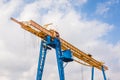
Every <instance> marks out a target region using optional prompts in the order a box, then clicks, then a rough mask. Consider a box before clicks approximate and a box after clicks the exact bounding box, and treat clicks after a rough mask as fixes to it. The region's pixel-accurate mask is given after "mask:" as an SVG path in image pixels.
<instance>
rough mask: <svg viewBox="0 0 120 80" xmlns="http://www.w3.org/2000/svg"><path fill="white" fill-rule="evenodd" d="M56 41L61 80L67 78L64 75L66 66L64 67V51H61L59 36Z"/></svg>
mask: <svg viewBox="0 0 120 80" xmlns="http://www.w3.org/2000/svg"><path fill="white" fill-rule="evenodd" d="M54 41H55V44H56V46H55V50H56V57H57V64H58V71H59V77H60V80H65V77H64V68H63V61H62V59H61V57H62V51H61V44H60V40H59V39H58V38H55V39H54Z"/></svg>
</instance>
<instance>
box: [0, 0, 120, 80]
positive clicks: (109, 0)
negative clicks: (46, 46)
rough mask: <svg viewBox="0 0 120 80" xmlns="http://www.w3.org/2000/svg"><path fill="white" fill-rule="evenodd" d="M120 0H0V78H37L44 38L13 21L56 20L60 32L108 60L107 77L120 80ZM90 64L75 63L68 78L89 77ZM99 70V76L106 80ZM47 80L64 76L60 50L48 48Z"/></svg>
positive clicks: (77, 79) (72, 79)
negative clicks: (59, 63)
mask: <svg viewBox="0 0 120 80" xmlns="http://www.w3.org/2000/svg"><path fill="white" fill-rule="evenodd" d="M119 9H120V0H0V80H35V77H36V71H37V62H38V56H39V44H40V39H39V38H37V37H36V36H34V35H32V34H30V33H29V32H26V31H25V30H23V29H21V28H20V26H19V25H18V24H16V23H14V22H12V21H11V20H10V17H14V18H16V19H18V20H21V21H26V20H31V19H32V20H34V21H36V22H37V23H39V24H41V25H44V24H47V23H53V26H54V28H55V29H56V30H57V31H58V32H59V33H60V36H61V37H62V38H63V39H65V40H67V41H68V42H70V43H72V44H73V45H75V46H76V47H78V48H79V49H80V50H82V51H84V52H86V53H90V54H92V55H93V57H94V58H95V59H97V60H99V61H102V62H105V65H107V66H108V68H109V70H108V71H106V75H107V79H108V80H119V79H120V76H119V75H120V37H119V34H120V10H119ZM90 76H91V68H90V67H86V66H83V65H80V64H78V63H75V62H71V63H69V64H68V65H67V66H66V67H65V78H66V80H80V79H83V80H90V79H91V78H90ZM102 79H103V76H102V73H101V71H99V70H97V69H95V80H102ZM43 80H59V76H58V71H57V66H56V59H55V52H54V50H51V51H48V54H47V59H46V63H45V70H44V74H43Z"/></svg>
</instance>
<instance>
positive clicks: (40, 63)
mask: <svg viewBox="0 0 120 80" xmlns="http://www.w3.org/2000/svg"><path fill="white" fill-rule="evenodd" d="M46 51H47V47H46V45H45V42H44V41H41V46H40V54H39V61H38V69H37V77H36V80H42V74H43V69H44V63H45V58H46Z"/></svg>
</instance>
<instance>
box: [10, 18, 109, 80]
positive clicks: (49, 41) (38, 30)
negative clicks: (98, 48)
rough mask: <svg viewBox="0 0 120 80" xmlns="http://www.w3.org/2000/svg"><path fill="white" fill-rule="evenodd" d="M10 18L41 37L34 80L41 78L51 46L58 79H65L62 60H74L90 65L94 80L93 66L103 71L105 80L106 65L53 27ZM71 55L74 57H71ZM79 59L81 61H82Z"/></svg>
mask: <svg viewBox="0 0 120 80" xmlns="http://www.w3.org/2000/svg"><path fill="white" fill-rule="evenodd" d="M11 20H13V21H14V22H16V23H18V24H19V25H21V28H23V29H24V30H26V31H28V32H30V33H32V34H34V35H36V36H38V37H39V38H41V39H42V40H41V46H40V55H39V61H38V69H37V76H36V80H42V74H43V69H44V63H45V58H46V52H47V50H48V49H51V48H54V49H55V50H56V58H57V64H58V71H59V77H60V80H65V77H64V68H63V62H71V61H76V62H78V63H80V64H83V65H87V66H91V67H92V75H91V80H94V67H95V68H97V69H99V70H101V71H102V72H103V78H104V80H106V75H105V70H108V67H107V66H105V65H104V63H102V62H100V61H97V60H95V59H94V58H93V57H92V56H91V55H90V54H86V53H84V52H83V51H81V50H79V49H78V48H76V47H75V46H73V45H72V44H70V43H68V42H67V41H65V40H64V39H62V38H61V37H60V36H59V33H58V32H57V31H55V30H53V29H51V30H47V29H46V28H44V27H42V26H41V25H39V24H37V23H36V22H35V21H33V20H30V21H18V20H16V19H14V18H11ZM48 25H49V24H48ZM46 26H47V25H46ZM72 56H73V57H75V58H74V59H73V57H72ZM81 61H83V62H84V63H83V62H81Z"/></svg>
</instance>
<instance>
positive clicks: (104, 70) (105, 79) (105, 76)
mask: <svg viewBox="0 0 120 80" xmlns="http://www.w3.org/2000/svg"><path fill="white" fill-rule="evenodd" d="M102 72H103V77H104V80H107V79H106V75H105V70H104V67H103V66H102Z"/></svg>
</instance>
